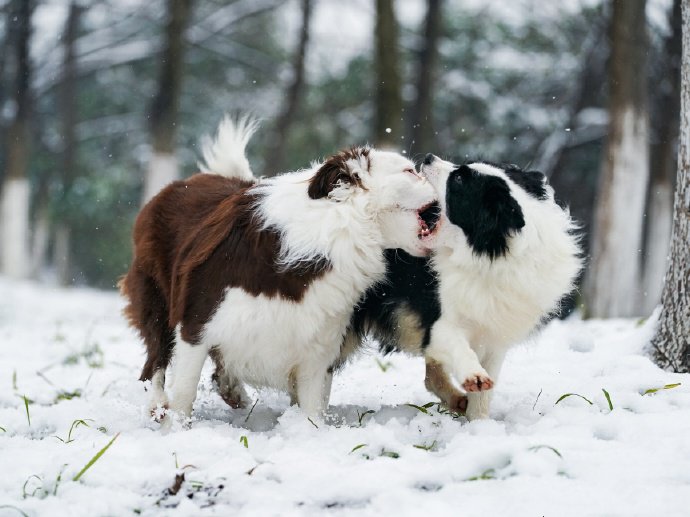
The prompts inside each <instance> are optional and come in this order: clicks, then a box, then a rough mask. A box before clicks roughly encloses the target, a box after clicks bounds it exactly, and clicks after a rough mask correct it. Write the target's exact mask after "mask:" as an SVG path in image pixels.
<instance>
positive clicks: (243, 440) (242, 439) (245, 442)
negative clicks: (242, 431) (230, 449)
mask: <svg viewBox="0 0 690 517" xmlns="http://www.w3.org/2000/svg"><path fill="white" fill-rule="evenodd" d="M240 443H241V444H242V445H244V448H245V449H249V440H248V439H247V437H246V436H244V435H242V436H240Z"/></svg>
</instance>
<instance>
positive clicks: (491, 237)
mask: <svg viewBox="0 0 690 517" xmlns="http://www.w3.org/2000/svg"><path fill="white" fill-rule="evenodd" d="M484 187H485V188H484V189H483V193H482V202H481V207H482V208H481V209H480V210H478V213H477V216H476V219H475V224H474V228H473V231H472V235H468V236H467V237H468V239H469V241H470V244H471V245H472V247H473V248H474V250H475V252H476V253H479V254H486V255H488V256H489V257H490V258H491V259H494V258H496V257H500V256H503V255H505V254H506V252H507V251H508V237H510V236H511V235H513V234H514V233H517V232H519V231H520V230H521V229H522V228H523V227H524V226H525V218H524V215H523V213H522V208H520V204H519V203H518V202H517V201H516V200H515V198H514V197H513V196H512V195H511V194H510V188H509V187H508V185H507V184H506V182H505V181H503V180H502V179H500V178H485V186H484Z"/></svg>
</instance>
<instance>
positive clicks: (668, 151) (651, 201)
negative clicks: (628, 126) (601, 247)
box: [639, 0, 682, 314]
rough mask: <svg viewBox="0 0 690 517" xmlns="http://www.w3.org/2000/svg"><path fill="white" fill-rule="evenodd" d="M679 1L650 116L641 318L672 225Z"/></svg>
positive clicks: (657, 288)
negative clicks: (657, 91)
mask: <svg viewBox="0 0 690 517" xmlns="http://www.w3.org/2000/svg"><path fill="white" fill-rule="evenodd" d="M680 4H681V0H675V1H674V2H673V7H672V9H671V11H670V13H669V26H670V27H671V33H670V34H669V36H668V37H667V38H666V41H665V42H664V52H663V58H664V59H663V61H664V62H663V68H662V70H661V75H660V84H659V86H658V87H657V90H659V91H660V92H661V93H660V94H659V96H658V102H657V103H656V109H655V110H654V113H653V116H652V135H653V140H654V143H653V144H652V146H651V149H650V155H651V160H650V172H651V176H650V183H649V192H648V195H647V221H646V223H647V227H646V236H645V246H644V250H645V252H644V270H643V282H642V286H643V296H642V299H641V300H640V302H639V303H640V308H641V312H642V314H649V313H651V312H652V311H653V310H654V307H656V306H657V305H658V304H659V301H660V300H661V290H662V287H663V284H664V273H665V272H666V262H667V259H668V250H669V245H670V240H671V224H672V221H673V180H674V176H675V172H676V170H677V164H676V157H677V154H676V153H677V151H676V143H677V140H678V127H679V125H680V115H679V112H680V61H681V53H682V44H681V32H682V28H681V9H680Z"/></svg>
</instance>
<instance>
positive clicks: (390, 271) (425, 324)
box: [351, 250, 441, 353]
mask: <svg viewBox="0 0 690 517" xmlns="http://www.w3.org/2000/svg"><path fill="white" fill-rule="evenodd" d="M385 253H386V265H387V274H386V279H385V280H384V281H383V282H380V283H378V284H377V285H375V286H374V287H372V288H371V289H369V290H368V291H367V292H366V294H365V295H364V298H363V299H362V301H361V303H360V304H359V305H358V306H357V308H356V309H355V312H354V314H353V316H352V323H351V325H352V328H353V330H354V331H355V332H356V333H357V335H358V336H359V337H360V338H363V337H365V336H367V335H368V336H370V337H372V338H374V339H376V340H377V341H378V342H379V343H380V347H381V351H382V352H383V353H390V352H393V351H397V350H399V348H398V341H399V338H400V331H399V330H400V323H399V322H398V321H397V319H396V310H398V309H401V308H405V309H407V310H409V311H410V312H412V313H413V314H416V315H417V317H418V318H419V321H420V326H421V328H420V330H421V331H422V332H423V333H424V339H423V341H422V343H420V345H421V347H422V349H423V348H426V346H427V345H428V344H429V340H430V338H431V327H432V325H433V324H434V323H435V322H436V320H438V319H439V318H440V317H441V302H440V301H439V297H438V279H437V278H436V274H435V273H434V272H433V271H432V269H431V264H430V263H429V259H428V258H420V257H413V256H412V255H410V254H408V253H406V252H404V251H403V250H386V252H385Z"/></svg>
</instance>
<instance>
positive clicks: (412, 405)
mask: <svg viewBox="0 0 690 517" xmlns="http://www.w3.org/2000/svg"><path fill="white" fill-rule="evenodd" d="M405 405H406V406H410V407H413V408H415V409H416V410H417V411H421V412H422V413H424V414H425V415H428V414H429V411H427V409H426V407H424V406H418V405H416V404H405Z"/></svg>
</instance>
